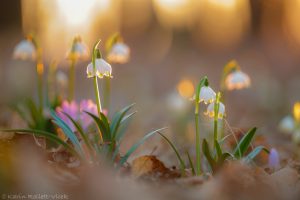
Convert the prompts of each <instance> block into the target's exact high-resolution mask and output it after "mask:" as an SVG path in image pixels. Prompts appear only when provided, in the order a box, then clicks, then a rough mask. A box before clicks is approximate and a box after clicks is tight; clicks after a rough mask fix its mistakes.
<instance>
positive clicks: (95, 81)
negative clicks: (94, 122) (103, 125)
mask: <svg viewBox="0 0 300 200" xmlns="http://www.w3.org/2000/svg"><path fill="white" fill-rule="evenodd" d="M94 90H95V96H96V104H97V110H98V116H99V119H100V120H101V113H102V108H101V100H100V94H99V87H98V79H97V76H95V77H94ZM98 131H99V135H100V141H101V144H103V142H104V140H103V136H102V132H101V130H100V129H98Z"/></svg>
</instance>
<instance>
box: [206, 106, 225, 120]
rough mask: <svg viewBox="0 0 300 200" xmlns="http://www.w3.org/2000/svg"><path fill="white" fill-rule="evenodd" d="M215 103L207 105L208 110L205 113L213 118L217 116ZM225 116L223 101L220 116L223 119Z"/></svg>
mask: <svg viewBox="0 0 300 200" xmlns="http://www.w3.org/2000/svg"><path fill="white" fill-rule="evenodd" d="M214 109H215V103H214V102H213V103H210V104H209V105H208V106H207V110H206V112H205V113H204V114H205V115H208V116H209V117H211V118H214V116H215V110H214ZM224 116H225V106H224V104H223V103H221V102H220V103H219V113H218V118H219V119H222V118H223V117H224Z"/></svg>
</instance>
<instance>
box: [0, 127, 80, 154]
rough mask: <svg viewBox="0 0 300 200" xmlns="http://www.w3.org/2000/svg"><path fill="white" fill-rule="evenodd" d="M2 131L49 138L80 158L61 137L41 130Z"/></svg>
mask: <svg viewBox="0 0 300 200" xmlns="http://www.w3.org/2000/svg"><path fill="white" fill-rule="evenodd" d="M0 131H1V132H13V133H18V134H28V135H36V136H43V137H45V138H47V139H48V140H51V141H53V142H56V143H58V144H61V145H62V146H63V147H65V148H66V149H67V150H69V151H70V153H72V154H73V155H74V156H77V157H79V158H80V156H79V154H78V152H76V151H75V150H74V148H73V147H72V146H70V145H69V144H68V143H66V142H64V141H63V140H61V139H60V138H59V137H57V136H56V135H55V134H53V133H50V132H46V131H41V130H33V129H3V130H0Z"/></svg>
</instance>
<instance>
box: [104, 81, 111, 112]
mask: <svg viewBox="0 0 300 200" xmlns="http://www.w3.org/2000/svg"><path fill="white" fill-rule="evenodd" d="M104 80H105V88H104V102H103V103H104V108H106V109H107V110H109V106H110V88H111V85H110V78H105V79H104Z"/></svg>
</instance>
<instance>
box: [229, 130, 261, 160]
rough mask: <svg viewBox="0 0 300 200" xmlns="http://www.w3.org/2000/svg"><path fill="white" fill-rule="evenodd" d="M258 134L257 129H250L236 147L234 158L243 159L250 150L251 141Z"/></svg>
mask: <svg viewBox="0 0 300 200" xmlns="http://www.w3.org/2000/svg"><path fill="white" fill-rule="evenodd" d="M255 132H256V127H254V128H252V129H250V130H249V131H248V132H247V133H246V134H245V135H244V136H243V138H242V139H241V141H240V142H239V143H238V145H237V146H236V148H235V150H234V153H233V154H234V156H235V157H236V158H241V157H243V155H244V154H245V153H246V151H247V150H248V148H249V146H250V144H251V141H252V139H253V137H254V135H255Z"/></svg>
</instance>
